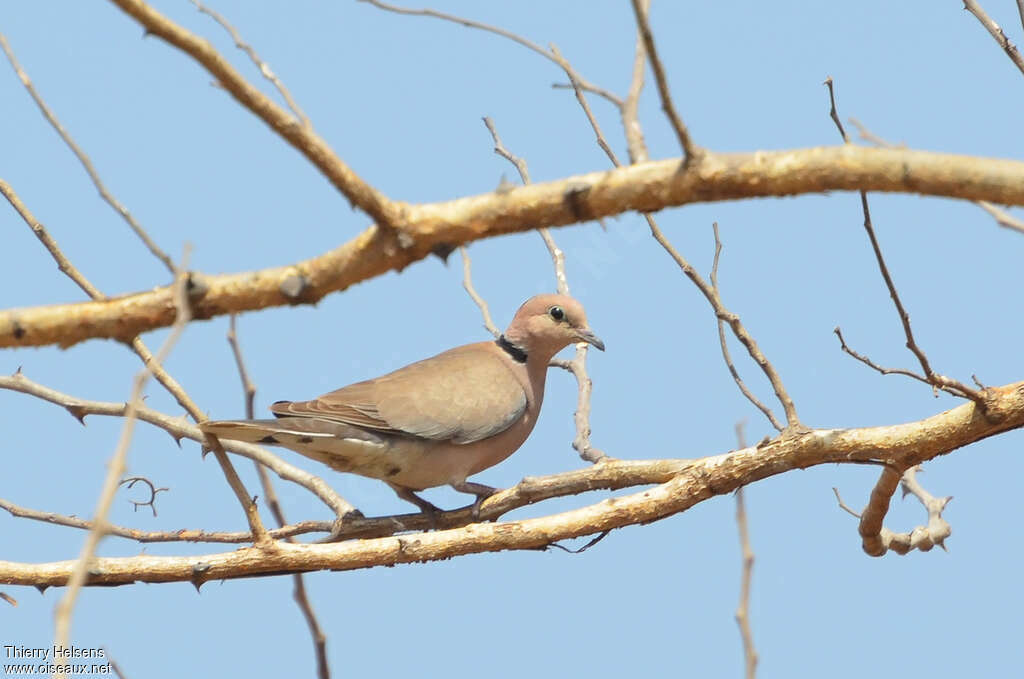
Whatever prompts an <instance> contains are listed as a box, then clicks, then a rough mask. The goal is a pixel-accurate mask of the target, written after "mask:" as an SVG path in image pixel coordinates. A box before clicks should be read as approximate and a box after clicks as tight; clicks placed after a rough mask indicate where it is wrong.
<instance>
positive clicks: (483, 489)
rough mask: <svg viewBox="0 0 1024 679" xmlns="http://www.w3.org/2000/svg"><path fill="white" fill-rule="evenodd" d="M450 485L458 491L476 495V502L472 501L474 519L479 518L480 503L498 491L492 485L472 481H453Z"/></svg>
mask: <svg viewBox="0 0 1024 679" xmlns="http://www.w3.org/2000/svg"><path fill="white" fill-rule="evenodd" d="M451 486H452V488H454V489H455V490H457V491H459V492H460V493H469V494H470V495H476V502H474V503H473V520H474V521H477V520H479V519H480V505H481V504H482V503H483V501H484V500H486V499H487V498H489V497H490V496H492V495H494V494H495V493H497V492H498V489H497V488H495V487H494V486H486V485H484V484H482V483H473V482H472V481H461V482H459V483H453V484H451Z"/></svg>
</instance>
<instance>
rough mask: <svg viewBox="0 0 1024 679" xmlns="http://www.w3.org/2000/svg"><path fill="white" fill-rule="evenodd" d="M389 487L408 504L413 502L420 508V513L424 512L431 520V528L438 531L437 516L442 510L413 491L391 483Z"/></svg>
mask: <svg viewBox="0 0 1024 679" xmlns="http://www.w3.org/2000/svg"><path fill="white" fill-rule="evenodd" d="M388 485H389V486H391V489H392V490H394V491H395V495H397V496H398V497H400V498H402V499H403V500H405V501H406V502H411V503H413V504H414V505H416V506H417V507H419V508H420V511H421V512H423V513H424V514H425V515H426V517H427V518H428V519H429V520H430V527H431V528H433V529H435V530H436V529H437V515H438V514H439V513H440V512H441V510H440V509H439V508H438V507H437V506H436V505H434V504H432V503H430V502H427V501H426V500H424V499H423V498H421V497H420V496H419V495H417V494H416V493H414V492H412V491H411V490H409V489H408V488H406V487H404V486H396V485H393V484H390V483H389V484H388Z"/></svg>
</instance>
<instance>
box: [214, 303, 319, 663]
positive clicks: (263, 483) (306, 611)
mask: <svg viewBox="0 0 1024 679" xmlns="http://www.w3.org/2000/svg"><path fill="white" fill-rule="evenodd" d="M227 340H228V345H229V346H230V347H231V353H232V354H233V355H234V357H235V365H236V366H237V368H238V376H239V378H241V380H242V397H243V400H244V401H245V417H246V419H250V420H251V419H253V417H254V416H255V414H254V412H253V402H254V400H255V397H256V385H254V384H253V383H252V380H250V379H249V371H248V370H246V368H245V359H243V358H242V346H241V344H240V343H239V341H238V333H237V331H236V327H235V316H234V315H232V316H231V325H230V326H229V327H228V336H227ZM253 464H254V465H255V467H256V474H257V476H259V480H260V487H261V488H262V489H263V498H264V500H265V502H266V503H267V507H269V509H270V512H271V514H273V515H274V519H275V520H276V521H277V525H278V527H279V528H284V527H285V526H287V525H288V520H287V519H286V518H285V515H284V507H282V506H281V500H280V498H278V496H277V490H276V489H275V488H274V484H273V482H272V481H271V480H270V475H269V474H267V470H266V468H265V467H264V466H263V465H262V464H260V463H259V462H256V461H255V460H254V461H253ZM285 539H286V540H287V541H288V542H295V539H294V538H293V537H291V536H288V537H286V538H285ZM292 582H293V583H294V584H295V589H294V591H293V593H292V597H293V598H294V599H295V603H296V604H297V605H298V607H299V611H301V612H302V617H303V618H304V619H305V621H306V626H307V627H309V633H310V636H311V637H312V639H313V655H314V657H315V658H316V668H317V677H319V679H330V676H331V669H330V665H329V664H328V662H327V636H326V635H325V634H324V632H323V629H322V628H321V627H320V622H319V620H317V617H316V611H314V610H313V604H312V602H310V600H309V596H308V595H307V593H306V583H305V582H304V580H303V575H302V573H295V574H294V575H292Z"/></svg>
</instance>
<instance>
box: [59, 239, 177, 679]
mask: <svg viewBox="0 0 1024 679" xmlns="http://www.w3.org/2000/svg"><path fill="white" fill-rule="evenodd" d="M188 255H189V252H188V247H186V248H185V254H184V255H183V257H182V261H181V268H180V270H179V271H178V272H177V276H176V278H177V280H176V282H175V292H176V294H175V304H176V305H177V308H178V319H177V320H176V321H175V323H174V326H173V327H172V328H171V332H170V334H169V335H168V336H167V339H166V340H164V343H163V345H162V346H161V347H160V350H159V351H158V352H157V355H156V364H162V363H163V362H164V360H166V358H167V356H168V354H169V353H170V351H171V349H172V348H173V347H174V345H175V344H176V343H177V341H178V339H179V338H180V337H181V334H182V333H183V332H184V330H185V326H186V325H188V322H189V320H191V318H192V310H191V307H190V305H189V300H188V294H187V291H186V285H187V283H188V275H187V274H186V273H185V272H186V271H187V269H188ZM151 376H152V371H151V370H150V367H149V366H146V367H144V368H143V369H142V370H141V371H139V373H138V374H136V376H135V379H134V380H133V383H132V391H131V397H130V398H129V400H128V407H127V410H126V412H125V417H124V424H123V425H122V427H121V437H120V440H119V441H118V444H117V447H116V448H115V450H114V454H113V455H112V456H111V459H110V462H108V463H107V476H106V478H105V479H104V481H103V486H102V488H101V490H100V496H99V500H98V501H97V503H96V511H95V512H94V513H93V529H92V530H90V531H89V533H88V536H87V537H86V539H85V544H84V545H83V546H82V550H81V553H80V554H79V556H78V559H77V561H76V562H75V566H74V569H73V570H72V572H71V577H70V578H69V579H68V589H67V591H66V592H65V594H64V596H63V597H61V599H60V601H59V602H57V606H56V611H55V614H54V617H55V618H56V623H55V632H54V641H53V645H54V647H56V648H66V647H67V646H68V641H69V636H70V632H71V615H72V612H73V610H74V607H75V602H76V601H77V599H78V594H79V592H80V591H81V588H82V586H83V585H84V584H85V582H86V580H87V579H88V574H89V568H90V566H91V565H92V560H93V557H94V555H95V554H96V548H97V547H98V545H99V543H100V540H102V539H103V536H104V535H105V533H106V524H107V516H108V515H109V513H110V506H111V505H112V504H113V502H114V495H115V494H116V493H117V489H118V487H120V485H121V482H120V479H121V477H122V475H123V474H124V470H125V467H126V465H125V459H126V458H127V456H128V447H129V446H130V445H131V441H132V436H133V434H134V432H135V422H136V420H137V417H136V412H137V409H138V407H139V405H140V404H141V402H142V392H143V390H144V389H145V386H146V383H147V382H148V381H149V378H150V377H151ZM57 676H66V675H65V673H64V672H63V671H59V672H58V673H57Z"/></svg>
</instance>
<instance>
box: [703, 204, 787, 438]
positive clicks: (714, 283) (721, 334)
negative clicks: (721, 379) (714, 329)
mask: <svg viewBox="0 0 1024 679" xmlns="http://www.w3.org/2000/svg"><path fill="white" fill-rule="evenodd" d="M711 228H712V229H713V230H714V232H715V260H714V263H713V264H712V265H711V289H712V290H713V291H714V293H715V294H716V295H718V296H719V297H721V292H720V291H719V289H718V260H719V256H720V255H721V253H722V240H721V238H719V234H718V222H712V224H711ZM718 343H719V345H720V346H721V347H722V358H723V359H725V365H726V367H727V368H728V369H729V374H730V375H732V379H733V380H734V381H735V382H736V386H737V387H739V388H740V391H741V392H742V393H743V395H744V396H746V397H747V400H748V401H750V402H751V403H753V404H754V407H755V408H757V409H758V410H760V411H761V412H762V413H764V416H765V417H767V418H768V421H769V422H770V423H771V425H772V426H773V427H775V428H776V429H777V430H779V431H782V429H783V426H782V423H781V422H779V420H778V419H777V418H776V417H775V413H773V412H772V411H771V408H769V407H768V406H766V405H765V404H764V403H762V402H761V400H760V399H758V398H757V397H756V396H754V394H753V392H751V391H750V389H748V388H747V385H746V383H744V382H743V378H741V377H740V373H739V371H738V370H736V366H735V365H734V364H733V362H732V356H731V355H730V354H729V346H728V343H727V342H726V341H725V321H723V320H722V319H720V318H719V319H718ZM740 447H741V448H742V447H744V446H743V445H742V444H741V446H740Z"/></svg>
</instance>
